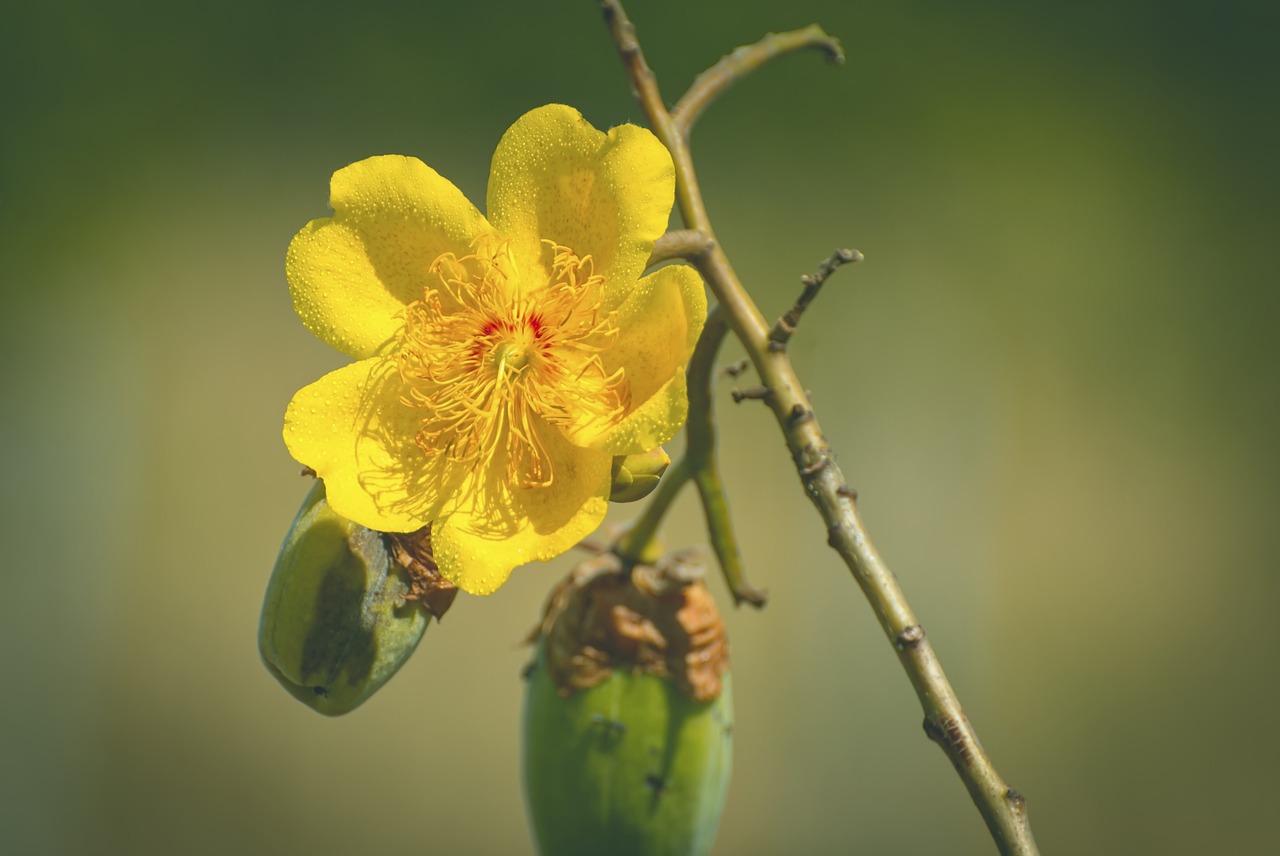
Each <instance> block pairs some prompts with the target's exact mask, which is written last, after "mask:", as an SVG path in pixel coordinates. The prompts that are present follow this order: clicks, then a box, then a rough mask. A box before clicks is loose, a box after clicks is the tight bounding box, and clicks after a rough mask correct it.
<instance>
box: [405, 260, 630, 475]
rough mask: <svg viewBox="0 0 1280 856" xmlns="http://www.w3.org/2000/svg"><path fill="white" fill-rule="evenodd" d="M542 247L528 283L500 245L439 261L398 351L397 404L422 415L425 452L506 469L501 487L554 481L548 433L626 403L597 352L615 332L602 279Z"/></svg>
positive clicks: (594, 422)
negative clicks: (541, 271) (537, 271)
mask: <svg viewBox="0 0 1280 856" xmlns="http://www.w3.org/2000/svg"><path fill="white" fill-rule="evenodd" d="M547 243H548V244H549V246H550V249H551V254H552V257H551V266H550V275H549V276H548V277H547V278H546V281H536V282H533V283H530V282H528V281H526V280H525V279H523V278H522V277H521V275H520V271H518V270H517V267H516V264H515V260H514V258H513V256H512V254H511V252H510V248H509V246H508V245H507V244H506V243H499V242H495V241H492V240H486V241H482V242H478V243H477V245H476V246H475V247H474V248H473V249H474V252H473V253H472V254H470V255H467V256H463V257H461V258H459V257H457V256H455V255H453V254H452V253H445V254H444V255H442V256H440V257H439V258H437V259H436V260H435V262H434V263H433V264H432V266H431V272H432V273H433V274H434V275H435V276H436V277H437V279H438V281H439V285H438V287H434V288H427V289H426V290H425V292H424V294H423V296H422V299H421V300H416V301H414V302H413V303H411V304H409V305H408V306H407V307H406V309H405V326H404V333H403V339H402V344H401V348H400V350H399V352H398V355H397V358H398V364H399V369H400V376H401V378H402V379H403V381H404V386H405V393H404V396H403V399H402V400H403V402H404V403H405V404H406V405H408V406H410V407H416V408H421V409H422V410H423V411H424V414H423V417H422V425H421V427H420V428H419V430H418V433H417V437H416V439H417V444H418V447H419V448H420V449H421V450H422V452H423V454H425V455H427V456H429V457H437V456H440V455H445V456H447V457H448V459H449V460H450V461H451V462H453V463H456V464H459V465H461V466H463V467H467V468H469V469H471V470H473V471H479V470H481V469H488V470H490V471H491V472H495V473H502V474H504V475H505V481H504V484H505V487H509V488H516V487H519V488H531V487H544V486H546V485H549V484H551V483H552V481H553V479H554V477H555V473H554V472H553V466H552V461H551V457H550V455H549V454H548V451H547V446H546V437H547V433H546V432H547V430H548V428H552V429H558V430H559V431H560V432H561V433H563V434H564V435H565V436H566V437H569V438H570V439H572V438H573V437H574V436H575V435H578V434H581V433H584V432H592V433H594V432H596V431H598V430H601V429H603V428H607V427H608V426H609V425H612V424H614V423H616V422H617V421H618V420H619V419H620V418H621V417H622V415H623V414H624V413H625V412H626V408H627V399H628V389H627V382H626V379H625V378H624V377H623V373H622V370H621V369H619V370H618V371H615V372H613V373H612V374H608V373H606V370H605V367H604V363H603V361H602V360H601V358H600V354H601V353H602V352H604V351H606V350H608V348H609V347H611V346H612V345H613V343H614V341H615V340H616V339H617V336H618V328H617V325H616V323H615V321H614V319H613V317H612V313H606V312H604V278H603V277H601V276H599V275H598V274H595V273H594V270H593V266H592V262H591V257H590V256H586V257H584V258H579V257H578V256H577V255H575V254H574V253H573V252H572V251H571V250H569V249H568V248H567V247H561V246H557V245H555V244H550V243H549V242H547ZM539 280H541V277H539Z"/></svg>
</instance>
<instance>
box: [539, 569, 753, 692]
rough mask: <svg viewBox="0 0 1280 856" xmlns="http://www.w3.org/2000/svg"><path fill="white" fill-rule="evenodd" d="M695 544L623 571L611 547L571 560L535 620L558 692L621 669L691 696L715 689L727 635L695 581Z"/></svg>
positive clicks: (723, 667)
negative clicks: (658, 679) (655, 679)
mask: <svg viewBox="0 0 1280 856" xmlns="http://www.w3.org/2000/svg"><path fill="white" fill-rule="evenodd" d="M704 568H705V558H704V554H703V552H702V551H701V550H698V551H692V550H690V551H682V552H679V553H675V554H672V555H669V556H665V557H663V558H662V559H661V560H660V561H658V562H657V563H656V564H654V565H636V566H634V567H632V569H631V573H629V574H628V573H626V572H625V571H624V567H623V564H622V562H621V560H620V559H619V558H618V557H617V556H616V555H614V554H612V553H604V554H602V555H599V556H593V557H592V558H590V559H588V560H586V561H585V562H583V563H582V564H580V565H578V567H577V568H575V569H574V570H573V572H572V573H571V574H570V575H569V576H568V577H567V578H566V579H565V580H564V581H563V582H561V583H560V585H559V586H557V587H556V589H555V591H553V592H552V593H551V596H550V597H549V598H548V599H547V605H546V609H545V611H544V612H543V617H542V624H541V625H540V626H539V628H538V629H537V630H536V631H535V632H534V634H533V638H534V639H535V640H536V638H537V637H538V636H542V637H544V638H545V639H546V646H547V664H548V667H549V671H550V674H551V679H552V680H553V681H554V682H555V684H556V687H557V688H558V690H559V692H560V694H561V695H562V696H570V695H572V694H573V693H574V692H575V691H577V690H582V689H589V688H591V687H594V686H597V685H598V684H601V683H603V682H604V681H605V679H606V678H608V677H609V675H610V674H612V673H613V670H614V669H629V670H631V671H633V672H643V673H647V674H651V675H655V676H657V677H661V678H664V679H666V680H669V681H671V682H672V683H673V684H675V686H676V687H677V688H679V689H680V691H681V692H683V693H684V694H685V695H687V696H688V697H690V698H692V699H694V700H695V701H711V700H712V699H714V698H716V697H718V696H719V695H720V689H721V676H722V675H723V674H724V673H725V671H727V670H728V668H729V640H728V637H727V636H726V635H725V629H724V622H722V621H721V619H720V612H719V610H717V609H716V605H715V601H714V600H712V598H711V593H710V592H709V591H707V588H706V586H705V585H703V584H702V574H703V570H704Z"/></svg>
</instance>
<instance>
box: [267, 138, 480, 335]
mask: <svg viewBox="0 0 1280 856" xmlns="http://www.w3.org/2000/svg"><path fill="white" fill-rule="evenodd" d="M329 204H330V205H332V206H333V211H334V214H333V216H332V217H328V218H325V219H323V220H312V221H311V222H310V223H308V224H307V225H306V227H305V228H303V230H302V231H301V232H299V233H298V234H297V236H296V237H294V239H293V242H292V243H291V244H290V245H289V253H288V257H287V259H286V261H285V273H286V274H287V276H288V278H289V290H290V292H291V293H292V294H293V305H294V307H295V308H296V309H297V311H298V315H299V317H301V318H302V322H303V323H304V324H305V325H306V326H307V329H309V330H310V331H311V332H312V333H314V334H315V335H316V336H317V337H318V338H320V339H321V340H322V341H324V342H326V343H328V344H330V345H332V346H333V347H335V348H337V349H338V350H339V351H342V352H343V353H345V354H348V355H350V356H352V357H355V358H356V359H363V358H365V357H369V356H372V355H373V354H375V353H377V352H378V350H379V348H381V347H382V345H383V344H384V343H385V342H386V341H387V340H388V339H389V338H391V337H392V336H393V335H394V334H395V333H396V331H397V330H398V329H399V327H400V323H401V322H400V319H398V318H397V317H396V314H397V313H398V312H399V311H400V310H401V309H402V308H403V307H404V305H405V304H406V303H408V302H409V301H412V300H417V299H418V298H420V297H422V293H423V289H424V287H425V286H427V285H428V284H433V283H434V282H435V281H436V280H435V278H434V277H433V276H431V274H430V270H429V269H430V267H431V263H432V262H433V261H435V259H436V257H437V256H439V255H440V254H441V253H445V252H452V253H455V254H457V255H460V256H461V255H465V254H466V253H467V252H468V250H469V248H470V245H471V241H472V240H473V239H474V238H476V237H477V236H479V235H482V234H487V233H489V232H490V231H491V230H490V229H489V225H488V223H487V222H486V221H485V219H484V215H482V214H481V213H480V212H479V211H478V210H477V209H476V207H475V206H474V205H472V204H471V203H470V202H468V201H467V198H466V197H465V196H463V195H462V192H461V191H460V190H458V188H456V187H454V186H453V185H452V184H451V183H450V182H449V181H448V180H447V179H444V178H442V177H440V175H438V174H437V173H436V171H435V170H433V169H431V167H429V166H427V165H426V164H424V163H423V162H422V161H420V160H417V159H416V158H409V157H402V156H400V155H383V156H381V157H373V158H368V159H367V160H362V161H359V162H358V163H353V164H351V165H350V166H348V167H345V168H343V169H340V170H338V171H337V172H335V173H334V174H333V180H332V182H331V183H330V187H329Z"/></svg>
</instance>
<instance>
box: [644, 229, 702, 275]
mask: <svg viewBox="0 0 1280 856" xmlns="http://www.w3.org/2000/svg"><path fill="white" fill-rule="evenodd" d="M714 243H715V242H714V241H712V240H711V239H710V238H708V237H707V236H706V235H704V234H702V233H701V232H699V231H698V230H697V229H673V230H672V231H670V232H667V233H666V234H665V235H663V236H662V237H661V238H659V239H658V240H657V241H654V244H653V252H652V253H650V254H649V261H648V263H647V264H646V265H645V267H653V266H654V265H656V264H660V263H661V262H669V261H671V260H672V259H685V260H686V261H692V260H694V259H696V258H698V257H700V256H702V255H704V254H705V253H706V252H707V251H708V250H710V249H711V247H712V245H713V244H714Z"/></svg>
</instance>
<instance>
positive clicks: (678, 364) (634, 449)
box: [574, 265, 707, 455]
mask: <svg viewBox="0 0 1280 856" xmlns="http://www.w3.org/2000/svg"><path fill="white" fill-rule="evenodd" d="M706 319H707V298H706V294H705V292H704V291H703V288H702V279H701V278H700V277H699V276H698V274H697V272H696V271H694V270H693V268H690V267H686V266H684V265H668V266H667V267H664V268H659V269H658V270H656V271H654V272H653V273H651V274H649V275H648V276H646V277H644V278H643V279H641V280H640V282H638V283H636V286H635V289H634V290H633V291H632V293H631V296H630V297H629V298H628V299H627V301H626V302H625V303H623V304H622V306H621V307H619V309H618V315H617V323H618V328H619V330H620V331H621V333H620V335H619V337H618V341H617V342H616V343H615V344H614V346H613V347H612V348H610V349H609V350H607V351H605V352H604V353H603V354H601V357H602V359H603V360H604V365H605V371H606V372H610V373H611V372H614V371H616V370H618V369H622V370H623V372H624V374H625V376H626V378H627V382H628V384H630V387H631V406H632V410H631V411H630V412H629V413H628V414H627V415H626V416H625V417H623V419H622V420H621V421H620V422H618V423H617V424H615V425H614V426H613V427H611V428H609V429H608V430H606V431H604V432H602V433H600V434H599V435H597V436H595V437H584V436H576V437H574V441H575V442H577V443H581V444H583V445H589V446H590V447H591V448H594V449H601V450H603V451H606V452H608V453H609V454H611V455H635V454H639V453H641V452H647V451H649V450H650V449H652V448H654V447H656V446H659V445H661V444H663V443H665V442H667V441H668V440H670V439H671V438H672V437H674V436H675V434H676V432H677V431H679V430H680V426H681V425H683V424H684V420H685V417H686V416H687V415H688V409H689V405H688V399H687V395H686V388H685V376H684V372H685V367H686V365H687V364H688V362H689V356H690V355H691V354H692V353H693V346H694V345H695V344H696V343H697V341H698V336H699V334H700V333H701V332H702V324H703V322H704V321H706Z"/></svg>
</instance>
